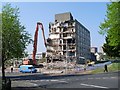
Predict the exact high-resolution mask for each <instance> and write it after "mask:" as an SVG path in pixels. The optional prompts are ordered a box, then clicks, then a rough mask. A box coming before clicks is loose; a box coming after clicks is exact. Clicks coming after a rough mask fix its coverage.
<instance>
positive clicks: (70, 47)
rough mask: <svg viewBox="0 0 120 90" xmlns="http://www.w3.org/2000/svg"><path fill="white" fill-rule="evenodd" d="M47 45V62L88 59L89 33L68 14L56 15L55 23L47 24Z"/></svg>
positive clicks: (78, 61)
mask: <svg viewBox="0 0 120 90" xmlns="http://www.w3.org/2000/svg"><path fill="white" fill-rule="evenodd" d="M47 43H48V45H47V52H46V54H47V61H48V62H51V61H65V60H67V61H68V62H77V63H80V62H82V60H81V59H90V32H89V30H88V29H86V28H85V27H84V26H83V25H82V24H81V23H80V22H78V21H77V20H76V19H73V16H72V14H71V13H70V12H66V13H60V14H56V15H55V22H54V23H51V22H50V23H49V37H48V39H47Z"/></svg>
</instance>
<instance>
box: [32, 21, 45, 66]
mask: <svg viewBox="0 0 120 90" xmlns="http://www.w3.org/2000/svg"><path fill="white" fill-rule="evenodd" d="M39 26H40V28H41V30H42V35H43V39H44V44H45V47H47V44H46V40H45V34H44V28H43V24H42V23H40V22H37V26H36V31H35V35H34V44H33V57H32V59H33V64H35V65H36V59H35V56H36V52H37V39H38V30H39Z"/></svg>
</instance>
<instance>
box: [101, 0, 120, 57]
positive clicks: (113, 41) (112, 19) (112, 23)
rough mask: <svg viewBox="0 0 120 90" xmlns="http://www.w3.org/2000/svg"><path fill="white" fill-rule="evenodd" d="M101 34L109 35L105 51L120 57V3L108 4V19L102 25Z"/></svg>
mask: <svg viewBox="0 0 120 90" xmlns="http://www.w3.org/2000/svg"><path fill="white" fill-rule="evenodd" d="M100 29H101V30H100V31H99V33H100V34H102V35H105V34H106V35H107V36H106V37H107V41H106V43H105V44H104V50H105V52H106V50H109V52H111V53H112V52H113V51H115V52H114V53H116V54H109V53H108V52H106V53H107V54H108V55H110V56H114V57H117V56H120V49H119V48H120V1H119V2H111V3H110V4H107V15H106V19H105V20H104V22H103V23H101V25H100ZM109 47H110V48H109Z"/></svg>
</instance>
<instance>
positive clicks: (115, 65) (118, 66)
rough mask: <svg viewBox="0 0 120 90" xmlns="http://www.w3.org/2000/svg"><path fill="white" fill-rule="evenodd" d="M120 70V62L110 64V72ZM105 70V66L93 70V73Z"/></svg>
mask: <svg viewBox="0 0 120 90" xmlns="http://www.w3.org/2000/svg"><path fill="white" fill-rule="evenodd" d="M119 70H120V63H112V64H110V65H108V72H114V71H119ZM103 72H104V67H103V68H98V69H96V70H93V71H91V74H96V73H103Z"/></svg>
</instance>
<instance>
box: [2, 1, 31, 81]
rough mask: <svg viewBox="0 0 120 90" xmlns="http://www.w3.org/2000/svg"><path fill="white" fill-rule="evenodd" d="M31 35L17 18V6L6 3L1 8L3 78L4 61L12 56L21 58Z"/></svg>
mask: <svg viewBox="0 0 120 90" xmlns="http://www.w3.org/2000/svg"><path fill="white" fill-rule="evenodd" d="M30 38H31V35H30V34H29V33H28V32H27V31H25V27H24V26H23V25H21V23H20V19H19V8H17V7H15V8H12V6H11V4H9V3H7V4H6V5H5V6H3V8H2V78H3V79H5V72H4V63H5V61H7V60H10V59H12V58H21V57H23V56H24V55H25V49H26V46H28V44H30V43H31V39H30Z"/></svg>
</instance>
